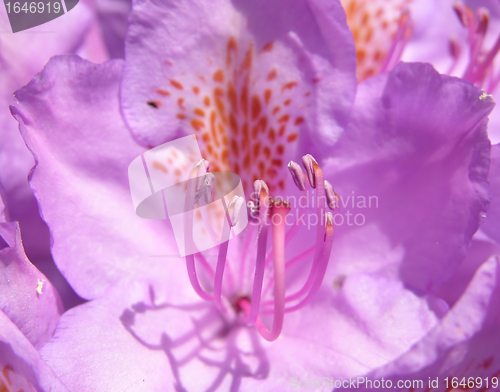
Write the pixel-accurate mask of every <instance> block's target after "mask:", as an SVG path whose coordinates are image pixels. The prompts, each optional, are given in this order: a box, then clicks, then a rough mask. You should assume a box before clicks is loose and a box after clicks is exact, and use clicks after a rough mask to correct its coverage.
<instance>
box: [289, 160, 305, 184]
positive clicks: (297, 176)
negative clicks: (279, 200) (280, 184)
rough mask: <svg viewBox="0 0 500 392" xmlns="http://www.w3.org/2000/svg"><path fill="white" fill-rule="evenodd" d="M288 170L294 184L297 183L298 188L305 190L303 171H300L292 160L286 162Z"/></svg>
mask: <svg viewBox="0 0 500 392" xmlns="http://www.w3.org/2000/svg"><path fill="white" fill-rule="evenodd" d="M288 170H290V174H291V175H292V178H293V181H294V182H295V185H297V188H299V190H300V191H305V190H306V181H305V176H304V172H303V171H302V169H301V168H300V166H299V165H298V164H297V163H295V162H294V161H290V163H289V164H288Z"/></svg>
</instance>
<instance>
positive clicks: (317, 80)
mask: <svg viewBox="0 0 500 392" xmlns="http://www.w3.org/2000/svg"><path fill="white" fill-rule="evenodd" d="M319 82H321V78H314V79H313V83H319Z"/></svg>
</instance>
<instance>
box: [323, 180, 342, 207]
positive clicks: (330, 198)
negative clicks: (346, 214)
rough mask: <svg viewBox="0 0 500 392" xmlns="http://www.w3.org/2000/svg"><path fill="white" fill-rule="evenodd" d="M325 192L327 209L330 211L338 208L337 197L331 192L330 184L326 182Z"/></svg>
mask: <svg viewBox="0 0 500 392" xmlns="http://www.w3.org/2000/svg"><path fill="white" fill-rule="evenodd" d="M325 192H326V200H327V202H328V207H329V208H330V210H335V209H336V208H338V207H339V206H340V203H339V199H340V197H339V195H337V193H336V192H335V191H334V190H333V187H332V184H330V183H329V182H328V181H325Z"/></svg>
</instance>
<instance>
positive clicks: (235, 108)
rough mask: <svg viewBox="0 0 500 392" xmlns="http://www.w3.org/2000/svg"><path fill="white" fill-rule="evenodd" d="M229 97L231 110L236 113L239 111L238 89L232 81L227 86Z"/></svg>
mask: <svg viewBox="0 0 500 392" xmlns="http://www.w3.org/2000/svg"><path fill="white" fill-rule="evenodd" d="M227 97H228V98H229V104H230V105H231V111H233V112H234V114H236V113H237V112H238V100H237V98H236V91H235V90H234V86H233V84H232V83H229V84H228V86H227Z"/></svg>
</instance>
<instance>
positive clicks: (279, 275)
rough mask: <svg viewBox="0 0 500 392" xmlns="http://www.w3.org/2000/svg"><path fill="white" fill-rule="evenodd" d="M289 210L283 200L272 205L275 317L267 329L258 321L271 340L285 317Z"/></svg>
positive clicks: (261, 331)
mask: <svg viewBox="0 0 500 392" xmlns="http://www.w3.org/2000/svg"><path fill="white" fill-rule="evenodd" d="M289 211H290V206H289V205H288V203H286V202H282V201H278V202H277V203H273V205H272V207H271V223H272V225H273V250H274V317H273V324H272V327H271V330H268V329H267V327H266V326H265V325H264V323H263V322H262V320H261V319H260V318H259V317H257V321H256V327H257V330H258V331H259V333H260V335H261V336H262V337H263V338H264V339H266V340H268V341H270V342H272V341H274V340H276V339H277V338H278V337H279V335H280V334H281V330H282V329H283V321H284V317H285V312H284V310H285V228H286V223H285V222H286V216H287V214H288V212H289ZM275 217H279V218H280V219H279V222H276V219H275Z"/></svg>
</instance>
